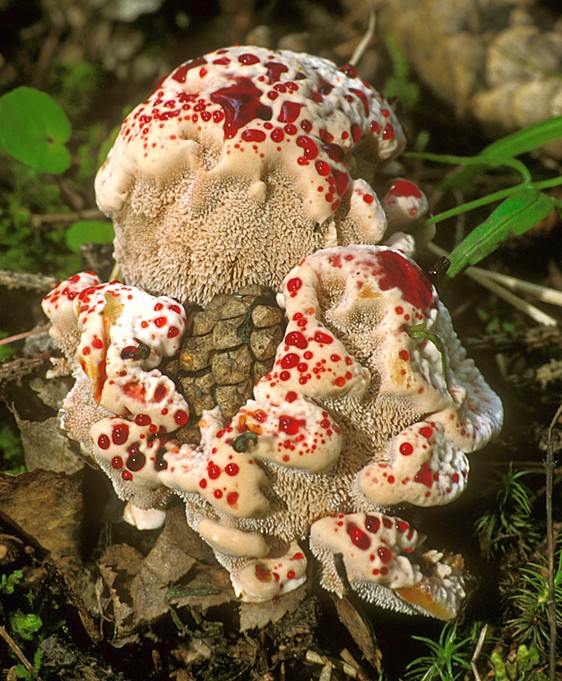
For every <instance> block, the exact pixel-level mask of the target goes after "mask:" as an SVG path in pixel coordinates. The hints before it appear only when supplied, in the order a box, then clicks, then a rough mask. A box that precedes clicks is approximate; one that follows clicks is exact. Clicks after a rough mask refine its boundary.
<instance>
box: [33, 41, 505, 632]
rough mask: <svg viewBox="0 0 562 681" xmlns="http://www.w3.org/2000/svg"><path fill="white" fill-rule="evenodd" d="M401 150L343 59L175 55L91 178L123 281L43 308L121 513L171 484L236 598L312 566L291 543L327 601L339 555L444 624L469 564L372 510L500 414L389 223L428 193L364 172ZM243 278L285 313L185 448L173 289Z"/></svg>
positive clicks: (460, 472) (91, 281)
mask: <svg viewBox="0 0 562 681" xmlns="http://www.w3.org/2000/svg"><path fill="white" fill-rule="evenodd" d="M403 144H404V137H403V133H402V130H401V128H400V125H399V123H398V121H397V120H396V118H395V116H394V113H393V112H392V111H391V110H390V108H389V107H388V105H387V103H386V102H385V101H384V99H383V98H382V97H381V96H380V95H379V94H378V93H377V92H376V91H375V90H374V89H373V88H372V87H371V86H370V85H368V84H367V83H365V82H363V81H361V80H360V79H359V78H358V76H357V72H356V71H355V69H354V68H353V67H349V66H348V67H343V68H340V69H338V68H337V67H336V66H335V65H334V64H332V63H330V62H328V61H326V60H323V59H319V58H317V57H312V56H309V55H297V54H293V53H291V52H284V51H281V52H276V53H274V52H271V51H270V50H266V49H262V48H255V47H233V48H228V49H224V50H218V51H217V52H214V53H211V54H208V55H206V56H204V57H201V58H199V59H196V60H193V61H191V62H187V63H186V64H184V65H182V66H180V67H179V68H177V69H176V70H174V71H173V72H172V73H171V74H169V75H168V76H166V77H165V78H164V79H163V80H162V81H161V82H160V83H159V84H158V86H157V87H156V89H155V90H154V92H153V93H152V94H151V95H150V97H149V98H148V100H147V101H146V102H144V103H143V104H141V105H139V106H138V107H137V108H136V109H135V110H134V111H133V112H131V114H129V116H128V117H127V119H126V120H125V122H124V123H123V127H122V129H121V132H120V134H119V137H118V139H117V141H116V143H115V145H114V148H113V150H112V152H111V153H110V155H109V157H108V160H107V161H106V163H105V164H104V166H103V167H102V168H101V170H100V171H99V174H98V177H97V180H96V190H97V197H98V202H99V205H100V207H101V208H102V209H103V210H105V211H106V212H107V213H108V214H110V215H111V216H112V217H113V219H114V221H115V228H116V241H115V252H116V258H117V261H118V262H119V263H120V265H121V268H122V270H123V273H124V276H125V280H126V282H127V284H121V283H117V282H112V283H109V284H102V283H101V282H100V281H99V279H98V278H97V277H96V276H95V275H93V274H92V273H82V274H80V275H75V276H74V277H72V278H71V279H69V280H68V281H66V282H63V283H61V284H60V285H59V286H58V287H57V288H56V289H55V290H54V291H53V292H52V293H50V294H49V295H48V296H46V298H45V300H44V303H43V306H44V310H45V312H46V314H47V315H48V316H49V317H50V319H51V322H52V331H51V333H52V335H53V337H54V338H55V339H56V340H57V341H58V342H59V344H60V345H61V348H62V349H63V351H64V352H65V354H66V355H67V357H68V359H69V360H70V361H71V362H72V364H73V369H74V374H75V377H76V383H75V386H74V388H73V389H72V391H71V392H70V393H69V395H68V396H67V398H66V399H65V401H64V403H63V410H62V411H63V416H64V419H63V423H64V427H65V428H66V429H67V431H68V432H69V434H70V435H71V436H72V437H74V438H76V439H77V440H79V441H80V442H81V443H82V445H83V446H84V448H85V449H87V450H88V451H89V452H90V453H91V454H92V455H93V456H94V457H95V459H96V460H97V461H98V463H99V464H100V466H101V467H102V468H103V469H104V471H105V472H106V473H107V474H108V475H109V476H110V478H111V479H112V481H113V484H114V486H115V489H116V491H117V493H118V494H119V496H120V497H121V498H123V499H126V500H128V501H129V502H130V507H129V509H130V513H129V515H130V516H131V517H133V518H142V515H143V512H146V513H148V512H149V511H150V512H151V513H153V512H154V510H155V509H156V510H163V509H165V507H166V503H167V501H168V500H169V498H170V495H172V494H177V495H179V496H180V497H181V498H182V499H183V500H184V502H185V507H186V517H187V522H188V523H189V525H190V526H191V527H192V528H193V529H194V530H196V531H197V532H199V534H200V535H201V537H202V538H203V539H204V540H205V541H206V542H207V543H208V544H209V545H210V546H211V547H212V548H213V550H214V552H215V555H216V557H217V559H218V561H219V562H220V563H221V564H222V565H223V566H224V567H225V568H226V569H227V570H228V571H229V573H230V576H231V581H232V584H233V587H234V589H235V591H236V593H237V594H238V596H239V597H240V598H241V599H242V600H245V601H251V602H262V601H267V600H270V599H272V598H274V597H278V596H280V595H282V594H285V593H287V592H289V591H291V590H293V589H295V588H297V587H298V586H300V585H301V584H302V583H303V582H304V581H305V580H306V571H307V559H306V554H305V552H304V551H303V548H302V547H301V546H299V542H300V541H302V538H303V537H305V536H309V537H310V550H311V552H312V554H313V555H314V556H315V557H316V558H317V559H318V561H319V562H320V566H321V571H322V576H321V582H322V585H323V586H324V587H325V588H326V589H328V590H330V591H333V592H335V593H337V594H339V595H343V593H344V588H345V587H344V584H343V582H342V579H341V576H340V574H339V573H338V571H337V570H336V568H335V564H334V556H335V554H341V556H342V559H343V565H344V566H345V570H346V573H347V578H348V581H349V584H350V585H351V587H352V588H353V589H355V590H356V591H357V592H358V593H359V594H360V595H361V596H362V597H363V598H364V599H366V600H367V601H370V602H374V603H378V604H379V605H381V606H383V607H385V608H389V609H394V610H398V611H401V612H407V613H416V612H421V613H424V614H428V615H433V616H435V617H440V618H443V619H450V618H453V617H455V616H456V614H457V612H458V610H459V607H460V605H461V603H462V601H463V599H464V596H465V594H464V579H463V564H462V558H460V557H459V556H449V557H443V554H440V553H437V552H436V551H431V550H427V549H425V548H424V549H423V550H422V549H421V548H420V544H421V541H420V539H419V536H418V533H417V531H416V530H415V529H414V528H412V527H411V525H410V524H409V523H408V522H407V521H406V520H403V519H401V518H399V517H395V516H393V515H389V514H388V513H389V512H391V511H392V509H393V508H395V507H397V506H399V505H404V504H413V505H416V506H422V507H423V506H435V505H442V504H447V503H449V502H451V501H453V500H454V499H456V498H457V497H458V496H459V495H460V494H461V492H462V491H463V489H464V488H465V486H466V484H467V476H468V469H469V464H468V460H467V457H466V454H467V453H469V452H472V451H475V450H477V449H479V448H481V447H482V446H484V445H485V444H486V442H487V441H488V440H489V439H490V438H491V437H492V436H493V435H494V434H496V433H497V432H498V430H499V428H500V427H501V421H502V407H501V403H500V401H499V399H498V397H497V396H496V395H495V394H494V393H493V392H492V391H491V390H490V388H489V387H488V385H487V384H486V382H485V381H484V379H483V377H482V375H481V374H480V372H479V371H478V370H477V369H476V367H475V366H474V363H473V362H472V361H471V360H470V359H467V358H466V354H465V352H464V350H463V348H462V347H461V345H460V343H459V340H458V338H457V336H456V334H455V332H454V330H453V327H452V324H451V320H450V317H449V314H448V313H447V311H446V309H445V308H444V307H443V305H442V304H441V303H440V302H439V300H438V297H437V293H436V291H435V289H434V288H433V286H432V285H431V283H430V282H429V281H428V280H427V278H426V277H425V276H424V274H423V273H422V271H421V270H420V269H419V267H418V266H417V265H416V263H415V262H414V261H413V260H412V259H411V258H410V257H409V256H410V255H411V253H412V249H413V237H412V236H411V235H408V234H404V233H403V232H398V230H399V229H401V230H404V229H406V230H407V231H408V230H409V231H413V230H414V228H415V221H416V220H417V219H418V218H419V217H420V216H422V215H423V214H424V213H425V212H426V211H427V201H426V199H425V197H424V196H423V193H422V192H421V190H419V189H418V188H417V187H416V186H415V185H413V184H412V183H410V182H409V181H407V180H403V179H400V180H396V181H395V182H394V183H393V184H392V186H391V187H390V189H389V190H388V192H387V194H386V196H385V197H384V198H383V200H382V201H380V200H379V199H378V197H377V195H376V193H375V192H374V190H373V189H372V188H371V187H370V185H369V182H370V181H371V179H372V178H371V175H372V169H373V168H374V167H375V166H376V165H377V163H379V162H382V161H386V160H388V159H391V158H393V157H394V156H395V155H396V154H397V153H398V152H399V151H400V150H401V149H402V147H403ZM387 226H388V227H390V231H391V232H394V234H392V237H391V239H390V241H389V244H391V245H376V244H377V243H378V242H380V241H381V239H382V237H383V234H384V232H385V230H386V229H387ZM357 243H360V244H362V245H352V244H357ZM248 283H260V284H262V285H273V286H274V287H275V288H277V289H278V290H279V292H280V293H279V296H278V300H279V304H280V305H281V306H282V307H283V308H284V310H285V314H286V318H287V328H286V332H285V335H284V337H283V340H282V341H281V343H280V344H279V346H278V348H277V353H276V355H275V358H274V361H273V364H272V366H271V370H270V371H269V373H267V374H266V375H265V376H264V377H263V378H262V379H261V380H259V381H258V382H257V383H256V385H255V386H254V391H253V397H252V399H250V400H248V401H247V402H246V404H244V405H243V406H242V408H241V409H240V410H239V411H238V413H236V414H235V416H234V417H233V418H232V419H231V420H230V421H226V422H225V421H224V419H223V417H222V415H221V413H220V410H219V409H218V408H215V409H213V410H211V411H207V412H204V414H203V418H202V419H201V422H200V428H201V433H202V437H201V442H200V443H199V444H198V445H194V444H186V443H181V442H180V440H179V439H178V438H177V437H176V431H178V430H179V429H180V428H181V427H182V426H184V425H185V424H186V423H187V421H188V418H189V405H188V404H187V402H186V399H185V398H184V396H183V395H182V394H181V393H180V391H179V390H178V388H177V387H176V384H175V383H174V382H173V381H172V380H171V379H170V378H168V377H167V376H166V375H164V374H163V373H162V372H161V371H160V370H159V369H158V367H159V365H160V363H161V362H162V360H163V359H165V358H169V357H173V356H174V355H176V354H177V353H178V350H179V347H180V342H181V338H182V335H183V334H184V332H185V329H186V326H187V319H186V314H185V310H184V307H183V304H180V302H178V301H177V300H175V299H174V298H170V297H168V296H175V297H177V298H178V299H179V300H181V301H182V303H183V302H184V301H186V300H189V301H192V302H198V303H200V304H205V303H206V302H207V301H209V300H210V298H211V297H212V296H213V295H214V294H215V293H218V292H221V293H231V292H235V291H236V290H237V289H239V288H240V287H241V286H244V285H245V284H248ZM137 286H142V287H143V288H146V289H147V290H148V291H150V292H151V293H152V294H153V295H150V294H149V293H146V292H145V291H143V290H141V289H140V288H137ZM412 329H416V330H418V331H419V329H423V332H424V333H423V334H420V333H413V332H412ZM432 339H433V340H432ZM131 509H133V511H134V512H131ZM151 517H152V516H151ZM156 517H157V518H160V516H158V515H156ZM138 522H141V521H138Z"/></svg>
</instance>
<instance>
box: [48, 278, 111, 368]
mask: <svg viewBox="0 0 562 681" xmlns="http://www.w3.org/2000/svg"><path fill="white" fill-rule="evenodd" d="M98 284H101V280H100V278H99V277H98V276H97V274H94V272H80V273H78V274H75V275H73V276H72V277H70V279H66V280H65V281H62V282H61V283H60V284H59V285H58V286H57V287H56V288H54V289H53V290H52V291H50V292H49V293H47V295H46V296H45V297H44V298H43V301H42V303H41V307H42V308H43V312H44V313H45V314H46V315H47V317H49V319H50V321H51V328H50V330H49V333H50V335H51V337H52V338H53V340H55V341H56V342H57V343H58V345H59V346H60V348H61V350H62V351H63V352H64V353H65V355H66V356H67V357H70V356H71V355H73V354H74V352H75V350H76V346H77V345H78V341H79V338H80V332H79V329H78V324H77V320H76V315H75V314H74V299H75V298H76V296H77V295H78V294H79V293H80V291H82V290H84V289H85V288H88V287H90V286H98Z"/></svg>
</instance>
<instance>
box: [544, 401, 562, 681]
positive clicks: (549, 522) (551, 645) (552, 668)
mask: <svg viewBox="0 0 562 681" xmlns="http://www.w3.org/2000/svg"><path fill="white" fill-rule="evenodd" d="M560 416H562V404H561V405H560V406H559V407H558V409H557V410H556V413H555V414H554V417H553V419H552V421H551V422H550V426H549V428H548V445H547V449H546V459H545V462H544V468H545V471H546V489H545V499H546V550H547V559H548V622H549V627H550V640H549V642H548V678H549V679H550V681H555V678H556V600H555V598H556V596H555V592H554V526H553V519H552V488H553V476H554V467H555V461H554V449H553V446H552V434H553V431H554V428H556V426H557V425H558V423H559V419H560Z"/></svg>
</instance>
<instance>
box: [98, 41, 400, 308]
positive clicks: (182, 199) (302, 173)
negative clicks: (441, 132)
mask: <svg viewBox="0 0 562 681" xmlns="http://www.w3.org/2000/svg"><path fill="white" fill-rule="evenodd" d="M404 141H405V140H404V135H403V132H402V130H401V127H400V125H399V123H398V121H397V119H396V117H395V115H394V113H393V112H392V110H391V109H390V107H389V105H388V104H387V103H386V102H385V100H384V99H383V98H382V97H381V95H380V94H379V93H378V92H377V91H376V90H374V89H373V88H372V87H371V86H370V85H369V84H368V83H366V82H365V81H362V80H361V79H360V78H359V77H358V76H357V72H356V70H355V69H354V67H352V66H349V65H348V66H343V67H341V68H338V67H337V66H336V65H335V64H333V63H332V62H329V61H327V60H325V59H320V58H318V57H313V56H310V55H306V54H295V53H292V52H288V51H279V52H272V51H271V50H268V49H265V48H260V47H253V46H252V47H247V46H243V47H231V48H227V49H223V50H218V51H216V52H213V53H211V54H207V55H205V56H204V57H200V58H199V59H195V60H193V61H191V62H187V63H186V64H183V65H182V66H180V67H178V68H177V69H175V70H174V71H173V72H172V73H171V74H169V75H168V76H166V77H165V78H164V79H163V80H162V81H161V82H160V83H159V84H158V86H157V87H156V88H155V90H154V91H153V92H152V94H151V95H150V96H149V98H148V100H147V101H145V102H143V103H142V104H140V105H139V106H138V107H137V108H136V109H135V110H134V111H133V112H131V113H130V114H129V116H128V117H127V118H126V120H125V122H124V123H123V126H122V128H121V132H120V134H119V136H118V138H117V140H116V142H115V144H114V147H113V149H112V151H111V152H110V155H109V157H108V159H107V161H106V163H105V164H104V165H103V166H102V168H101V169H100V171H99V173H98V176H97V178H96V195H97V201H98V204H99V206H100V208H101V209H102V210H103V211H105V212H106V213H108V214H109V215H111V216H112V217H113V219H114V222H115V229H116V241H115V254H116V259H117V261H118V262H119V263H120V265H121V267H122V270H123V272H124V274H125V277H126V280H127V281H128V282H130V283H134V284H137V285H141V286H143V287H144V288H146V289H147V290H155V291H158V292H159V293H162V292H164V293H167V294H169V295H173V296H177V297H179V298H181V299H184V298H186V297H189V298H190V299H192V300H196V301H197V302H201V303H202V302H205V301H207V300H209V299H210V298H211V297H212V295H213V294H214V293H216V292H218V291H226V292H228V291H234V290H236V289H237V288H240V287H241V286H243V285H245V284H248V283H260V284H263V285H273V286H277V285H278V284H279V283H280V281H281V279H282V278H283V276H284V275H285V274H286V272H287V271H288V270H289V269H290V267H292V266H293V265H294V263H295V262H298V261H299V260H300V259H301V258H303V257H305V256H306V255H308V254H309V253H311V252H313V251H314V250H316V249H318V248H320V247H322V246H325V245H327V244H328V243H329V242H330V239H332V238H333V235H334V232H335V233H336V238H337V242H338V243H350V242H358V241H361V242H373V241H378V240H379V238H380V235H381V234H382V232H383V231H384V229H385V227H386V218H385V216H384V213H383V211H382V210H381V207H380V203H379V201H378V199H377V198H376V196H375V194H374V192H373V190H372V189H371V188H370V187H369V185H368V182H369V181H371V177H372V174H373V170H374V168H375V166H376V165H377V163H378V162H379V161H386V160H388V159H390V158H392V157H393V156H395V155H396V154H398V153H399V152H400V151H401V149H402V148H403V146H404ZM352 178H357V179H352ZM362 178H363V179H362ZM365 180H366V181H365ZM263 253H267V257H266V258H263V257H261V255H260V254H263Z"/></svg>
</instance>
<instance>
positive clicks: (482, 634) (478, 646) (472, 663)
mask: <svg viewBox="0 0 562 681" xmlns="http://www.w3.org/2000/svg"><path fill="white" fill-rule="evenodd" d="M487 634H488V625H487V624H485V625H484V626H483V627H482V629H480V634H479V635H478V641H476V647H475V648H474V652H473V653H472V657H471V658H470V667H471V668H472V673H473V674H474V678H475V679H476V681H482V677H481V676H480V673H479V671H478V668H477V667H476V661H477V660H478V658H479V657H480V653H481V652H482V646H483V645H484V641H485V640H486V635H487Z"/></svg>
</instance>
